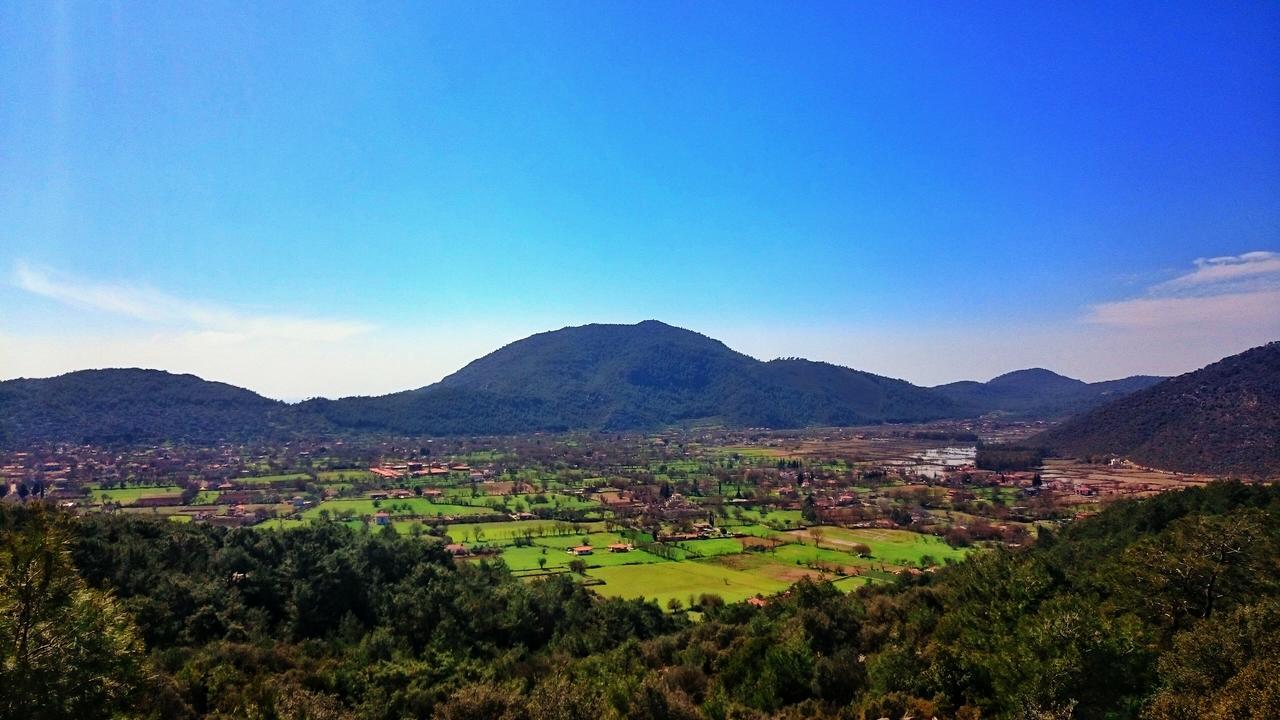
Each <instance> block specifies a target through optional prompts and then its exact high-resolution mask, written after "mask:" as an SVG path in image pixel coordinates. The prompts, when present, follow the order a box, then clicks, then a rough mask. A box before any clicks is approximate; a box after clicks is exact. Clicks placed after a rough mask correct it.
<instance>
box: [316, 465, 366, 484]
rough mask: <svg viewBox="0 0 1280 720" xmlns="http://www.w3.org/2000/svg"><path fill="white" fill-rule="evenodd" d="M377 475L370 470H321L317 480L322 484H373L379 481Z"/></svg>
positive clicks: (317, 474)
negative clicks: (376, 480)
mask: <svg viewBox="0 0 1280 720" xmlns="http://www.w3.org/2000/svg"><path fill="white" fill-rule="evenodd" d="M377 477H378V476H377V475H374V474H373V473H371V472H369V471H368V470H355V469H353V470H321V471H320V472H318V473H316V479H317V480H319V481H320V482H321V483H325V484H328V483H357V482H372V481H374V480H375V479H377Z"/></svg>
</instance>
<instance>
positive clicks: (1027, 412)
mask: <svg viewBox="0 0 1280 720" xmlns="http://www.w3.org/2000/svg"><path fill="white" fill-rule="evenodd" d="M1163 379H1164V378H1159V377H1153V376H1150V375H1135V376H1133V377H1127V378H1124V379H1121V380H1107V381H1104V382H1096V383H1086V382H1084V381H1081V380H1076V379H1074V378H1069V377H1066V376H1064V375H1059V374H1058V373H1055V372H1053V371H1051V370H1045V369H1044V368H1030V369H1027V370H1016V371H1014V372H1011V373H1006V374H1004V375H1001V376H999V377H997V378H993V379H992V380H989V381H987V382H985V383H981V382H974V381H972V380H964V381H961V382H954V383H950V384H948V385H939V386H938V387H935V388H933V389H934V390H935V391H936V392H938V393H939V394H941V395H942V396H943V397H945V398H947V399H949V400H951V401H952V402H954V403H955V404H956V405H957V406H959V407H960V408H961V409H962V412H964V413H966V414H973V415H983V414H986V413H992V412H998V413H1003V414H1006V415H1010V416H1014V417H1028V418H1029V417H1035V418H1046V417H1065V416H1067V415H1073V414H1075V413H1079V412H1083V411H1085V410H1089V409H1091V408H1094V407H1097V406H1099V405H1103V404H1105V403H1107V402H1110V401H1112V400H1115V399H1116V398H1119V397H1123V396H1124V395H1127V394H1129V393H1131V392H1134V391H1137V390H1141V389H1143V388H1146V387H1150V386H1152V385H1154V384H1156V383H1158V382H1160V381H1161V380H1163Z"/></svg>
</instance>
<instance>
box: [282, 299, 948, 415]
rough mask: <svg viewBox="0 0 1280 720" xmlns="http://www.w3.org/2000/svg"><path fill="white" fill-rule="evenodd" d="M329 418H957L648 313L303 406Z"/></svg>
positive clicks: (888, 385) (931, 398)
mask: <svg viewBox="0 0 1280 720" xmlns="http://www.w3.org/2000/svg"><path fill="white" fill-rule="evenodd" d="M306 405H307V409H308V410H309V411H312V412H315V413H317V414H319V415H321V416H323V417H324V418H326V419H327V420H328V421H330V422H332V423H333V424H334V425H336V426H338V427H343V428H353V429H378V430H385V431H393V432H407V433H419V432H459V433H466V432H513V431H527V430H563V429H569V428H601V429H606V430H623V429H631V428H641V427H654V426H660V425H666V424H671V423H678V422H686V421H696V420H710V421H716V422H722V423H724V424H727V425H733V426H762V427H799V426H804V425H849V424H855V423H874V422H885V421H911V420H929V419H935V418H942V417H953V416H955V415H956V414H957V413H958V408H957V407H956V406H955V404H954V403H952V402H951V401H950V400H947V399H946V398H942V397H939V396H938V395H936V394H934V393H931V392H930V391H928V390H926V389H924V388H919V387H916V386H914V385H912V384H910V383H908V382H905V381H903V380H893V379H890V378H884V377H880V376H877V375H872V374H870V373H864V372H859V371H856V370H850V369H848V368H843V367H838V366H835V365H829V364H826V363H816V362H810V361H808V360H775V361H773V362H767V363H766V362H761V361H759V360H756V359H754V358H752V357H749V356H747V355H743V354H742V353H739V352H736V351H734V350H731V349H730V348H729V347H727V346H726V345H725V344H724V343H722V342H720V341H718V340H713V339H711V338H709V337H706V336H705V335H700V334H698V333H695V332H692V331H690V330H684V329H681V328H676V327H672V326H670V325H666V324H664V323H661V322H657V321H655V320H649V321H645V322H642V323H639V324H636V325H584V326H581V327H571V328H564V329H562V330H557V331H554V332H545V333H539V334H537V335H533V336H531V337H528V338H525V339H523V340H519V341H517V342H514V343H512V344H510V345H507V346H506V347H503V348H501V349H499V350H497V351H495V352H493V353H490V354H489V355H486V356H484V357H482V358H480V359H478V360H475V361H473V362H472V363H470V364H468V365H467V366H466V367H464V368H462V369H461V370H459V371H458V372H456V373H454V374H453V375H450V376H449V377H446V378H445V379H443V380H441V381H440V382H438V383H436V384H434V385H430V386H428V387H425V388H421V389H418V390H411V391H407V392H403V393H396V394H394V395H386V396H382V397H375V398H346V399H343V400H337V401H328V400H316V401H311V402H309V403H306Z"/></svg>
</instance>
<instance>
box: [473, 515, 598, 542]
mask: <svg viewBox="0 0 1280 720" xmlns="http://www.w3.org/2000/svg"><path fill="white" fill-rule="evenodd" d="M572 527H573V526H572V525H571V524H569V523H565V522H561V521H559V520H509V521H506V522H484V523H465V524H457V525H450V526H449V530H450V531H451V532H453V533H463V532H468V531H474V530H477V529H478V530H481V531H483V532H484V539H485V541H486V542H488V543H491V544H492V543H496V544H500V545H501V544H506V543H508V542H510V541H512V540H514V539H515V538H517V537H523V536H524V534H525V532H529V533H531V534H532V537H533V540H534V542H539V541H541V540H542V539H544V538H547V537H551V536H553V535H555V534H557V533H560V532H562V531H564V530H570V531H572ZM539 529H541V530H542V531H543V534H542V536H539V535H538V530H539ZM603 529H604V523H602V522H592V523H582V532H577V533H573V532H570V534H569V535H568V537H576V538H579V539H581V537H582V533H584V532H586V533H593V532H600V531H601V530H603Z"/></svg>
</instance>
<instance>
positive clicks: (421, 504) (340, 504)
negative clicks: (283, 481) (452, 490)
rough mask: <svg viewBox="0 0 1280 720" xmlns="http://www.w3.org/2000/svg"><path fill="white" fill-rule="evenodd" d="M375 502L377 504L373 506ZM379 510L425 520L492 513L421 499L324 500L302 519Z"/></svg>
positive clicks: (480, 509)
mask: <svg viewBox="0 0 1280 720" xmlns="http://www.w3.org/2000/svg"><path fill="white" fill-rule="evenodd" d="M375 502H377V503H379V504H378V505H376V506H375V505H374V503H375ZM379 510H385V511H387V512H388V513H389V514H391V515H422V516H424V517H426V518H433V517H466V516H469V515H491V514H493V512H494V511H493V510H491V509H489V508H487V507H479V506H475V505H452V504H446V503H433V502H431V501H430V500H426V499H423V498H407V499H405V500H383V501H377V500H368V499H359V498H357V499H349V500H348V499H340V500H325V501H324V502H322V503H320V504H319V505H316V506H315V507H311V508H307V509H306V510H305V511H303V513H302V517H303V518H304V519H307V520H313V519H317V518H319V517H321V515H320V513H321V512H324V511H328V513H329V514H330V515H331V516H334V517H337V516H338V514H339V513H343V512H352V513H355V514H356V515H357V516H360V515H373V514H375V513H377V512H378V511H379Z"/></svg>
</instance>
